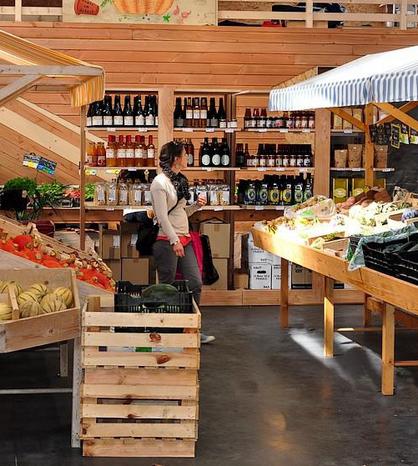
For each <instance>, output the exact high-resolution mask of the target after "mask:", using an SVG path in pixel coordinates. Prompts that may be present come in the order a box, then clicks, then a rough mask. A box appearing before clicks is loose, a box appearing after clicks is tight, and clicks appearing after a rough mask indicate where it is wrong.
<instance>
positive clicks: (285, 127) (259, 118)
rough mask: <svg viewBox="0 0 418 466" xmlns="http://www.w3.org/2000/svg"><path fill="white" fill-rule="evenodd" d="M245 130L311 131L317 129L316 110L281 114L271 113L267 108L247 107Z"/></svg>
mask: <svg viewBox="0 0 418 466" xmlns="http://www.w3.org/2000/svg"><path fill="white" fill-rule="evenodd" d="M244 131H252V132H258V133H263V132H264V133H267V132H282V133H288V132H295V133H298V132H302V133H311V132H314V131H315V112H312V111H309V112H308V111H304V112H284V113H282V114H281V115H270V114H268V112H267V109H265V108H261V109H259V108H254V109H251V108H246V110H245V114H244Z"/></svg>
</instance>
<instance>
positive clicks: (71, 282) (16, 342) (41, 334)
mask: <svg viewBox="0 0 418 466" xmlns="http://www.w3.org/2000/svg"><path fill="white" fill-rule="evenodd" d="M0 280H13V281H15V282H17V283H19V284H20V285H21V286H22V287H23V288H24V289H25V288H28V287H29V286H31V285H33V284H34V283H44V284H45V285H47V286H48V288H50V289H51V290H52V289H55V288H58V287H61V286H63V287H66V288H70V289H71V291H72V292H73V297H74V303H73V307H72V308H69V309H66V310H64V311H59V312H52V313H50V314H42V315H39V316H35V317H26V318H22V319H19V318H18V316H19V312H18V310H17V303H16V298H15V297H14V295H12V296H11V297H10V298H11V304H12V307H13V308H14V309H16V310H17V312H15V311H14V312H13V320H7V321H0V353H9V352H11V351H19V350H22V349H27V348H35V347H37V346H43V345H49V344H51V343H56V342H59V341H66V340H71V339H73V338H76V337H78V336H79V335H80V300H79V296H78V290H77V285H76V280H75V274H74V272H73V271H72V270H68V269H54V270H52V269H37V270H33V269H22V270H0ZM0 296H1V297H2V298H1V301H2V302H7V301H5V295H0ZM13 301H14V302H13Z"/></svg>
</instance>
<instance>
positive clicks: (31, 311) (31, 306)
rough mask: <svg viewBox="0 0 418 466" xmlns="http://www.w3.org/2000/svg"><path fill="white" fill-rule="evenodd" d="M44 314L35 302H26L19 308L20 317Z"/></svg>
mask: <svg viewBox="0 0 418 466" xmlns="http://www.w3.org/2000/svg"><path fill="white" fill-rule="evenodd" d="M41 314H45V312H44V310H43V309H42V306H41V305H40V304H39V303H38V302H35V301H26V302H24V303H23V304H22V305H21V306H20V317H34V316H39V315H41Z"/></svg>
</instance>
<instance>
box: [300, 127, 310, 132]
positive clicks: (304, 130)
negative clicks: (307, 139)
mask: <svg viewBox="0 0 418 466" xmlns="http://www.w3.org/2000/svg"><path fill="white" fill-rule="evenodd" d="M310 132H311V130H310V129H309V128H303V129H302V133H310Z"/></svg>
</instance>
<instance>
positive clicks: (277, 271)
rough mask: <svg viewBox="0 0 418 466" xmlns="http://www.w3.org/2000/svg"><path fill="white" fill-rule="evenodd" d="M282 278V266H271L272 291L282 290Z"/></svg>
mask: <svg viewBox="0 0 418 466" xmlns="http://www.w3.org/2000/svg"><path fill="white" fill-rule="evenodd" d="M281 276H282V269H281V267H280V265H272V266H271V289H272V290H280V278H281Z"/></svg>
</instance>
